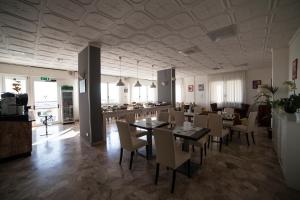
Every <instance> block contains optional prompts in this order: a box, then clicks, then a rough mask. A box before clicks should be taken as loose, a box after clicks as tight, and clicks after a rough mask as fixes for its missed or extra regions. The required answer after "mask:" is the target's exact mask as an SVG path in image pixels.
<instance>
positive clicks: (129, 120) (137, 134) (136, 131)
mask: <svg viewBox="0 0 300 200" xmlns="http://www.w3.org/2000/svg"><path fill="white" fill-rule="evenodd" d="M125 120H126V122H127V123H129V124H130V123H134V122H135V114H134V113H131V114H127V115H126V116H125ZM129 130H130V134H131V135H132V136H134V137H143V136H145V135H147V131H143V130H140V129H137V128H136V127H134V126H129Z"/></svg>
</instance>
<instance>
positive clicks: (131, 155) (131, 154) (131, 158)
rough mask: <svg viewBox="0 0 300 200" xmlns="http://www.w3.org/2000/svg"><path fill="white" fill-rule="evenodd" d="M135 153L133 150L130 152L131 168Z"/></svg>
mask: <svg viewBox="0 0 300 200" xmlns="http://www.w3.org/2000/svg"><path fill="white" fill-rule="evenodd" d="M133 155H134V151H132V152H131V153H130V163H129V169H131V168H132V160H133Z"/></svg>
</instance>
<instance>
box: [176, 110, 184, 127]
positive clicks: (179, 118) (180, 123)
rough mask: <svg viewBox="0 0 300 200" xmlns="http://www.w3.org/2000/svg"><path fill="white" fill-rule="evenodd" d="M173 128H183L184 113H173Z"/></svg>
mask: <svg viewBox="0 0 300 200" xmlns="http://www.w3.org/2000/svg"><path fill="white" fill-rule="evenodd" d="M174 114H175V126H183V123H184V112H183V111H175V112H174Z"/></svg>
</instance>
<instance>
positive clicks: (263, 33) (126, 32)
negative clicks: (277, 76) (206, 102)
mask: <svg viewBox="0 0 300 200" xmlns="http://www.w3.org/2000/svg"><path fill="white" fill-rule="evenodd" d="M299 10H300V1H299V0H48V1H47V0H23V1H21V0H19V1H17V0H0V62H6V63H16V64H25V65H33V66H40V67H47V68H58V69H67V70H75V71H76V70H77V53H78V52H79V51H80V50H81V49H82V48H83V47H85V46H86V45H87V44H88V42H99V43H101V44H102V54H101V58H102V59H101V63H102V74H110V75H119V61H118V58H119V56H122V65H123V70H122V75H123V76H129V77H135V76H136V60H140V64H139V76H140V77H141V78H146V79H151V66H152V65H154V69H155V70H159V69H164V68H169V67H171V66H173V67H176V71H177V75H179V76H190V75H195V74H209V73H216V72H221V71H222V72H223V71H234V70H240V69H247V68H251V67H268V66H271V53H270V48H272V47H275V48H278V47H284V46H287V44H288V41H289V39H290V38H291V36H292V34H293V33H294V32H295V31H296V29H297V27H299V26H300V11H299ZM231 24H236V25H237V35H236V36H234V37H230V38H227V39H222V40H219V41H216V42H212V41H211V40H210V39H209V38H208V36H207V35H206V34H207V33H208V32H209V31H214V30H216V29H219V28H222V27H225V26H228V25H231ZM195 45H197V46H198V47H199V48H200V50H201V52H198V53H196V54H193V55H190V56H185V55H183V54H180V53H178V52H179V51H183V50H185V49H188V48H190V47H192V46H195ZM216 67H221V68H222V69H221V70H218V71H215V70H213V68H216ZM125 68H126V70H125Z"/></svg>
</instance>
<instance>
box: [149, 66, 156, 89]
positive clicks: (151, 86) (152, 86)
mask: <svg viewBox="0 0 300 200" xmlns="http://www.w3.org/2000/svg"><path fill="white" fill-rule="evenodd" d="M153 66H154V65H152V84H151V85H150V88H156V85H155V83H154V81H153Z"/></svg>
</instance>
